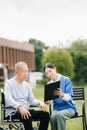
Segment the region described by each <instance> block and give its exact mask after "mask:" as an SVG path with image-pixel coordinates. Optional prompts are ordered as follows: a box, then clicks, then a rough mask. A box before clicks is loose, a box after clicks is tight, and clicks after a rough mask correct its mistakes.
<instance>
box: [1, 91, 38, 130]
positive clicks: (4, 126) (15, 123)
mask: <svg viewBox="0 0 87 130" xmlns="http://www.w3.org/2000/svg"><path fill="white" fill-rule="evenodd" d="M0 94H1V103H0V104H1V126H0V130H25V128H24V125H23V124H22V123H21V122H20V120H19V119H12V115H14V114H15V113H16V110H15V112H14V113H12V114H10V116H9V119H6V118H5V110H6V109H9V108H10V107H5V97H4V91H3V89H0ZM32 107H33V106H32ZM34 122H36V125H34V126H33V130H39V120H32V123H34Z"/></svg>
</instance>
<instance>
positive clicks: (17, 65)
mask: <svg viewBox="0 0 87 130" xmlns="http://www.w3.org/2000/svg"><path fill="white" fill-rule="evenodd" d="M21 65H26V66H27V63H25V62H23V61H20V62H17V63H16V64H15V70H17V69H19V68H20V66H21Z"/></svg>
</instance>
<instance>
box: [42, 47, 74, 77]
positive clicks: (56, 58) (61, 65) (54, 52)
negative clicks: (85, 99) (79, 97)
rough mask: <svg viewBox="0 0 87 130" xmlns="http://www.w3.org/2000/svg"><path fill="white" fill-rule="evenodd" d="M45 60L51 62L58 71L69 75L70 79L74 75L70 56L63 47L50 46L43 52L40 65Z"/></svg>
mask: <svg viewBox="0 0 87 130" xmlns="http://www.w3.org/2000/svg"><path fill="white" fill-rule="evenodd" d="M47 62H51V63H53V64H54V65H55V66H56V68H57V71H58V72H59V73H62V74H64V75H66V76H69V77H70V78H71V79H72V78H73V77H74V71H73V70H74V64H73V61H72V57H71V55H70V53H69V52H68V51H66V50H65V49H60V48H57V47H56V48H55V47H52V48H49V49H48V50H46V51H45V52H44V54H43V58H42V65H44V64H45V63H47Z"/></svg>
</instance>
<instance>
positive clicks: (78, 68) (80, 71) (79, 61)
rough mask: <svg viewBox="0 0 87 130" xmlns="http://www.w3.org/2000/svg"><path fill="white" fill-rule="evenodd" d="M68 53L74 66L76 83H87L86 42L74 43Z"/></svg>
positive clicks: (78, 41)
mask: <svg viewBox="0 0 87 130" xmlns="http://www.w3.org/2000/svg"><path fill="white" fill-rule="evenodd" d="M69 52H70V53H71V55H72V58H73V62H74V64H75V68H74V72H75V78H74V81H76V82H87V40H80V39H78V40H76V41H74V42H73V43H72V44H71V46H70V48H69Z"/></svg>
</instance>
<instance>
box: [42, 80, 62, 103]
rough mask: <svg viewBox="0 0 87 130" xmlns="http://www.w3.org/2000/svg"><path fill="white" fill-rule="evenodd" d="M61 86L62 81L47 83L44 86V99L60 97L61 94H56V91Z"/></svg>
mask: <svg viewBox="0 0 87 130" xmlns="http://www.w3.org/2000/svg"><path fill="white" fill-rule="evenodd" d="M57 88H60V81H57V82H53V83H49V84H46V85H45V86H44V101H47V100H52V99H55V98H58V97H59V96H55V95H54V91H55V90H56V89H57Z"/></svg>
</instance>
